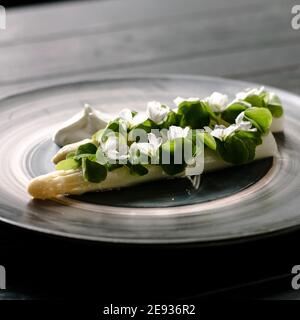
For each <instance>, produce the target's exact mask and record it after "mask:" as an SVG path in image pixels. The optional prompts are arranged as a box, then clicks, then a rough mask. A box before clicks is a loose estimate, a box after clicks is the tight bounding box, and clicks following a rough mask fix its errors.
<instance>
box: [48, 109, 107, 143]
mask: <svg viewBox="0 0 300 320" xmlns="http://www.w3.org/2000/svg"><path fill="white" fill-rule="evenodd" d="M111 119H112V117H111V116H110V115H108V114H105V113H102V112H100V111H97V110H95V109H93V108H92V107H91V106H89V105H87V104H86V105H85V106H84V109H83V110H82V111H80V112H79V113H77V114H75V115H74V116H73V117H72V118H71V119H69V120H68V121H66V122H65V123H63V124H62V125H61V127H60V128H59V129H58V130H57V131H56V132H55V133H54V136H53V140H54V142H55V143H56V144H57V145H59V146H65V145H67V144H70V143H74V142H77V141H80V140H83V139H86V138H90V137H91V135H93V134H94V133H95V132H96V131H98V130H100V129H104V128H105V127H106V125H107V123H108V122H109V121H110V120H111Z"/></svg>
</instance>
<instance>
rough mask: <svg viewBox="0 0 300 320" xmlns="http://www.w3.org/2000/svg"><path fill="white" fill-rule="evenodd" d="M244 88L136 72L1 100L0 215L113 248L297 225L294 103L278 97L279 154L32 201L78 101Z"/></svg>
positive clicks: (298, 101) (111, 103)
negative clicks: (194, 177)
mask: <svg viewBox="0 0 300 320" xmlns="http://www.w3.org/2000/svg"><path fill="white" fill-rule="evenodd" d="M253 86H258V85H255V84H249V83H245V82H239V81H232V80H226V79H217V78H207V77H183V76H152V77H143V76H137V77H134V78H110V79H106V80H103V79H102V80H93V81H82V82H76V83H69V84H60V85H57V86H52V87H48V88H40V89H37V90H34V91H30V92H26V93H20V94H18V95H14V96H11V97H8V98H5V99H3V100H1V101H0V127H1V135H0V163H1V166H0V168H1V172H0V219H1V220H2V221H6V222H8V223H11V224H14V225H18V226H20V227H24V228H28V229H31V230H36V231H41V232H46V233H50V234H55V235H61V236H67V237H73V238H79V239H85V240H97V241H106V242H120V243H188V242H207V241H216V240H228V239H233V238H241V237H246V236H255V235H259V234H265V233H269V232H273V231H277V230H282V229H286V228H290V227H295V226H298V225H299V224H300V211H299V207H300V198H299V190H300V170H299V169H300V158H299V152H300V135H299V133H300V121H299V120H300V98H299V97H297V96H295V95H293V94H290V93H288V92H284V91H281V90H277V89H273V90H274V91H275V92H277V94H279V96H280V97H281V99H282V101H283V104H284V108H285V112H286V123H285V131H284V134H277V135H276V139H277V142H278V144H279V149H280V154H279V155H278V157H276V158H274V159H264V160H261V161H258V162H255V163H252V164H248V165H244V166H239V167H234V168H229V169H226V170H222V171H218V172H214V173H209V174H205V175H203V178H202V184H201V187H200V189H199V190H194V189H193V188H192V187H191V185H190V183H189V181H188V180H185V179H178V180H173V181H159V182H155V183H148V184H145V185H140V186H137V187H131V188H128V189H123V190H116V191H107V192H102V193H90V194H85V195H83V196H76V197H75V196H74V197H65V198H63V199H62V200H61V201H59V202H57V201H38V200H32V199H31V198H30V197H29V195H28V194H27V192H26V186H27V184H28V182H29V180H30V179H31V178H33V177H36V176H38V175H41V174H45V173H47V172H50V171H52V170H53V169H54V167H53V165H52V164H51V161H50V159H51V157H52V156H53V155H54V154H55V152H56V151H57V150H58V147H57V146H56V145H55V144H54V143H53V142H52V140H51V137H52V134H53V132H54V130H55V129H56V128H57V127H58V126H59V125H60V124H61V123H62V122H63V121H65V120H66V119H68V118H69V117H71V116H72V115H73V114H74V113H76V112H78V111H79V110H81V108H82V106H83V104H84V103H85V102H87V103H90V104H91V105H92V106H94V107H95V108H97V109H99V110H102V111H104V112H110V113H112V114H116V113H117V112H118V111H120V110H121V109H122V108H124V107H129V108H135V109H136V110H137V111H138V110H143V109H144V108H145V105H146V102H147V101H149V100H159V101H161V102H164V103H166V104H172V100H173V99H174V98H175V97H177V96H184V97H189V96H200V97H204V96H207V95H209V94H211V93H212V92H213V91H220V92H224V93H227V94H229V95H230V96H231V97H232V96H233V94H234V93H236V92H237V91H240V90H242V89H245V88H247V87H253Z"/></svg>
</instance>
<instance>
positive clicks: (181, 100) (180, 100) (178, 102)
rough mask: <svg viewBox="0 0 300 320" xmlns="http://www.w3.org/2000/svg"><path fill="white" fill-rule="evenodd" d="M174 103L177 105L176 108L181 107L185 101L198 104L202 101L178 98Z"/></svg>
mask: <svg viewBox="0 0 300 320" xmlns="http://www.w3.org/2000/svg"><path fill="white" fill-rule="evenodd" d="M173 101H174V103H175V104H176V106H177V107H179V105H180V104H181V103H182V102H184V101H188V102H196V101H200V98H187V99H184V98H181V97H177V98H176V99H174V100H173Z"/></svg>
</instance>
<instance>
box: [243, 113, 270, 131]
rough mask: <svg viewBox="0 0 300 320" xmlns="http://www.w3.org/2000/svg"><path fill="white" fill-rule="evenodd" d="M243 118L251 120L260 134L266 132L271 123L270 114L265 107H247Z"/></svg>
mask: <svg viewBox="0 0 300 320" xmlns="http://www.w3.org/2000/svg"><path fill="white" fill-rule="evenodd" d="M244 119H245V120H248V121H250V122H252V124H253V126H254V127H256V129H257V130H259V131H260V132H261V133H262V134H267V133H268V132H269V130H270V126H271V124H272V114H271V112H270V111H269V110H268V109H267V108H257V107H252V108H248V109H247V110H245V113H244Z"/></svg>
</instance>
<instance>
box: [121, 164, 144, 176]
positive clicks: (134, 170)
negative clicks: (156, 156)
mask: <svg viewBox="0 0 300 320" xmlns="http://www.w3.org/2000/svg"><path fill="white" fill-rule="evenodd" d="M126 166H127V167H128V168H129V169H130V173H131V174H137V175H139V176H144V175H145V174H147V173H148V172H149V171H148V169H147V168H146V167H144V166H143V165H141V164H131V163H130V162H128V163H127V164H126Z"/></svg>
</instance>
